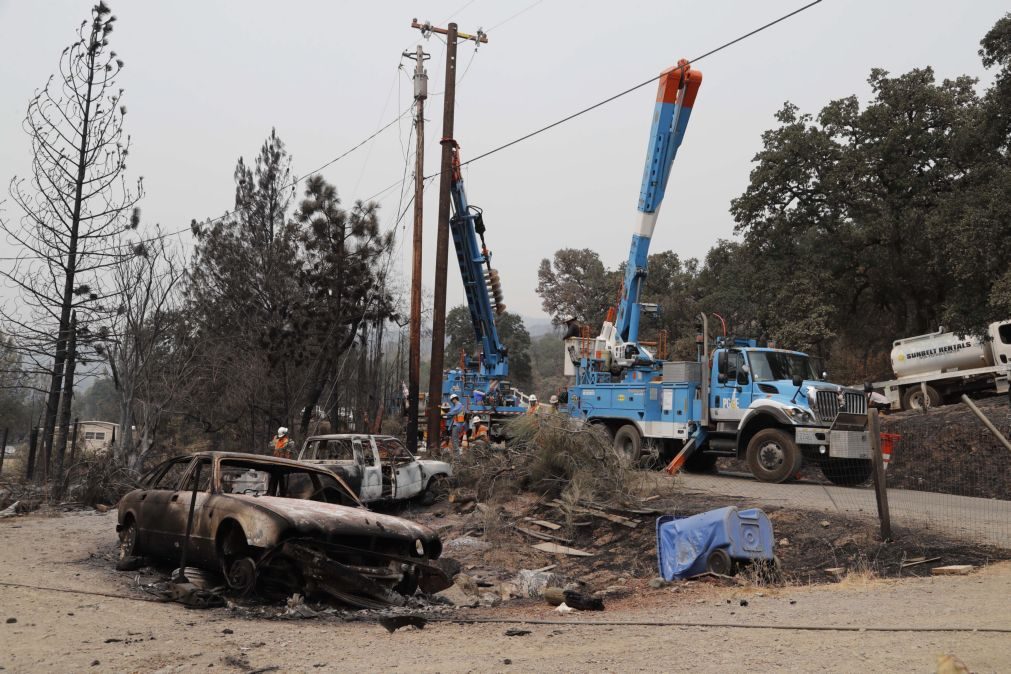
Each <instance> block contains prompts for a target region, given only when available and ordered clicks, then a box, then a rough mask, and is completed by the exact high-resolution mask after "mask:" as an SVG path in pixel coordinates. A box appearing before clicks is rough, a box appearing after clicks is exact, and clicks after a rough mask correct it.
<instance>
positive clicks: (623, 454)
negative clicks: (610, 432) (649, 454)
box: [614, 424, 642, 468]
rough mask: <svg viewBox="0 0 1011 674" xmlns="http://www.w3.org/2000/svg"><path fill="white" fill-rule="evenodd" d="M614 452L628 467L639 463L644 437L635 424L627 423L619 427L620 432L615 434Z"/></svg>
mask: <svg viewBox="0 0 1011 674" xmlns="http://www.w3.org/2000/svg"><path fill="white" fill-rule="evenodd" d="M614 452H615V454H617V455H618V459H619V460H620V461H621V463H622V465H623V466H625V467H626V468H631V467H633V466H635V465H637V464H638V463H639V454H641V453H642V438H641V437H640V436H639V430H638V429H637V428H636V427H635V426H633V425H632V424H625V425H624V426H622V427H621V428H619V429H618V432H617V433H615V434H614Z"/></svg>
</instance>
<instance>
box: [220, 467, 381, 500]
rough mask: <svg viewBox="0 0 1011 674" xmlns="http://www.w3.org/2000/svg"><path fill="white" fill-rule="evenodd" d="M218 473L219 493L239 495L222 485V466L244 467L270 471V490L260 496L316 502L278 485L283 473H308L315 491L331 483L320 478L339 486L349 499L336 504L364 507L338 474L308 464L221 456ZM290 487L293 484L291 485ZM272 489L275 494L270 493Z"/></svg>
mask: <svg viewBox="0 0 1011 674" xmlns="http://www.w3.org/2000/svg"><path fill="white" fill-rule="evenodd" d="M215 464H216V465H215V471H214V472H215V475H214V478H215V479H214V484H213V486H212V490H213V492H214V493H216V494H231V495H237V494H235V493H233V492H229V491H225V490H224V489H223V485H222V479H221V478H222V470H223V468H225V467H227V468H243V469H247V470H250V469H251V470H254V471H262V472H266V473H268V474H269V477H268V481H267V489H266V493H264V494H256V495H257V496H261V495H262V496H267V495H270V496H276V497H278V498H285V499H291V500H293V501H315V499H311V498H307V497H300V496H292V495H290V494H281V493H280V486H279V478H280V477H281V476H282V475H283V476H285V477H286V478H287V476H290V475H291V474H295V473H299V474H304V475H306V476H307V477H308V478H309V480H310V481H311V483H312V485H313V488H314V489H315V490H318V489H323V488H326V487H329V486H332V485H323V484H317V483H320V482H321V480H330V481H332V482H333V484H334V485H336V488H338V489H340V491H341V492H342V494H341V499H340V500H341V501H347V503H335V504H334V505H345V506H347V507H364V506H362V503H361V501H360V500H359V499H358V497H357V496H355V494H354V492H353V491H352V490H351V488H350V487H348V485H347V483H345V482H344V481H343V480H342V479H341V478H340V476H339V475H335V474H333V473H331V472H330V471H327V470H319V469H317V468H313V467H311V466H307V465H288V464H286V463H275V462H273V461H262V460H256V459H247V458H238V457H231V456H222V457H219V458H218V460H217V461H216V462H215ZM288 488H290V486H289V487H288ZM271 492H273V493H271ZM322 502H324V503H329V502H330V501H322Z"/></svg>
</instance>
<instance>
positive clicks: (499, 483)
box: [453, 414, 633, 503]
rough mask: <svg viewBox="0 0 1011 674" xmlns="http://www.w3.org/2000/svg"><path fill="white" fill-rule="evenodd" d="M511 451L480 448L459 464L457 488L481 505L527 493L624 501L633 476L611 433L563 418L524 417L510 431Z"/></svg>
mask: <svg viewBox="0 0 1011 674" xmlns="http://www.w3.org/2000/svg"><path fill="white" fill-rule="evenodd" d="M506 435H507V438H508V439H507V441H506V443H505V447H487V446H479V447H477V448H474V449H471V450H469V451H467V452H465V453H464V456H463V459H462V460H461V461H460V462H459V463H458V464H457V466H456V470H455V476H454V480H453V481H454V483H455V486H456V487H457V488H458V489H460V490H466V491H468V492H473V493H474V495H475V496H476V498H477V499H478V500H480V501H491V500H498V499H502V498H508V497H510V496H514V495H516V494H519V493H521V492H526V493H531V494H536V495H538V496H541V497H543V498H547V499H551V498H559V497H564V496H566V495H572V494H573V493H576V494H578V496H579V497H580V498H584V499H592V500H595V501H601V502H616V503H618V502H624V501H626V500H628V497H629V496H630V493H631V491H632V490H631V489H630V486H631V485H629V479H630V477H631V476H632V475H633V472H632V471H630V470H628V469H627V468H625V467H624V466H623V465H622V462H621V460H620V458H619V456H618V455H617V454H616V453H615V452H614V450H613V448H612V441H611V438H610V436H609V435H608V434H607V432H606V431H605V430H604V429H602V428H600V427H597V426H591V425H587V424H584V423H582V422H580V421H578V420H574V419H571V418H570V417H567V416H565V415H561V414H536V415H527V416H523V417H518V418H517V419H515V420H513V421H511V422H509V424H508V425H507V427H506Z"/></svg>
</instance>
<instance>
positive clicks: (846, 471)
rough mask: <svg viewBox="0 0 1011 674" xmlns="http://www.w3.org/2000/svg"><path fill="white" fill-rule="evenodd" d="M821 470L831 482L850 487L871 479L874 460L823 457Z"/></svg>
mask: <svg viewBox="0 0 1011 674" xmlns="http://www.w3.org/2000/svg"><path fill="white" fill-rule="evenodd" d="M821 472H822V474H823V475H824V476H825V477H826V478H827V479H828V481H829V482H831V483H832V484H837V485H839V486H841V487H852V486H854V485H858V484H863V483H864V482H867V480H869V479H871V475H873V474H874V462H873V461H871V460H870V459H825V460H824V461H823V462H822V464H821Z"/></svg>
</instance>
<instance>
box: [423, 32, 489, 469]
mask: <svg viewBox="0 0 1011 674" xmlns="http://www.w3.org/2000/svg"><path fill="white" fill-rule="evenodd" d="M411 27H412V28H417V29H418V30H420V31H421V33H422V35H425V36H428V35H430V34H432V33H439V34H440V35H445V36H446V83H445V89H444V92H445V93H444V94H443V101H444V106H443V110H442V140H441V141H440V143H441V144H442V167H441V169H440V172H439V228H438V232H437V237H436V243H435V288H434V291H435V297H434V300H433V306H432V371H431V373H430V375H429V379H428V400H427V405H426V406H425V409H426V412H427V416H428V447H429V448H430V449H433V450H435V451H438V447H439V446H440V438H439V404H440V403H441V402H442V366H443V362H442V360H443V351H444V350H445V348H446V268H447V266H448V263H449V211H450V186H451V185H452V182H453V147H454V146H455V145H456V141H455V140H453V106H454V104H455V101H456V43H457V41H458V40H473V41H474V42H476V43H482V42H488V37H487V36H486V35H485V34H484V33H483V32H481V31H478V33H477V35H468V34H467V33H460V32H458V31H457V30H456V24H455V23H451V24H449V27H448V28H436V27H435V26H432V24H430V23H428V22H426V23H423V24H421V23H418V20H417V19H414V20H413V21H412V22H411Z"/></svg>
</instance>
